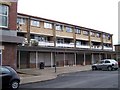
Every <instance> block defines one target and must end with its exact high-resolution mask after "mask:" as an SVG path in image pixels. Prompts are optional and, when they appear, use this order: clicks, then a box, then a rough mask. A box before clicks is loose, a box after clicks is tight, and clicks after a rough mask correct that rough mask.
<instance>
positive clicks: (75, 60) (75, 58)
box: [74, 52, 77, 66]
mask: <svg viewBox="0 0 120 90" xmlns="http://www.w3.org/2000/svg"><path fill="white" fill-rule="evenodd" d="M74 55H75V63H74V65H75V66H76V58H77V57H76V52H75V53H74Z"/></svg>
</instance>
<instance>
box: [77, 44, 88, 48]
mask: <svg viewBox="0 0 120 90" xmlns="http://www.w3.org/2000/svg"><path fill="white" fill-rule="evenodd" d="M76 48H90V46H89V45H79V44H76Z"/></svg>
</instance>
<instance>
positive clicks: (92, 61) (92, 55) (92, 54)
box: [91, 53, 94, 64]
mask: <svg viewBox="0 0 120 90" xmlns="http://www.w3.org/2000/svg"><path fill="white" fill-rule="evenodd" d="M91 63H92V64H93V63H94V55H93V53H92V62H91Z"/></svg>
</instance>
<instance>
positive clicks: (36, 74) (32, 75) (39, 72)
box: [17, 65, 91, 84]
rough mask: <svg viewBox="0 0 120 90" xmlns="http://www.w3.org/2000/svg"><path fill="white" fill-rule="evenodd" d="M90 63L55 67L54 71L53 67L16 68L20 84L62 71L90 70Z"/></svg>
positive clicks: (43, 78)
mask: <svg viewBox="0 0 120 90" xmlns="http://www.w3.org/2000/svg"><path fill="white" fill-rule="evenodd" d="M90 69H91V65H86V66H68V67H57V69H56V73H55V68H54V67H52V68H51V67H49V68H48V67H46V68H45V69H18V70H17V71H18V72H19V76H20V79H21V84H26V83H32V82H38V81H45V80H51V79H54V78H56V77H57V76H58V75H60V74H63V73H72V72H78V71H85V70H90Z"/></svg>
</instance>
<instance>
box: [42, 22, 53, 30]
mask: <svg viewBox="0 0 120 90" xmlns="http://www.w3.org/2000/svg"><path fill="white" fill-rule="evenodd" d="M44 28H50V29H52V24H51V23H47V22H45V23H44Z"/></svg>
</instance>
